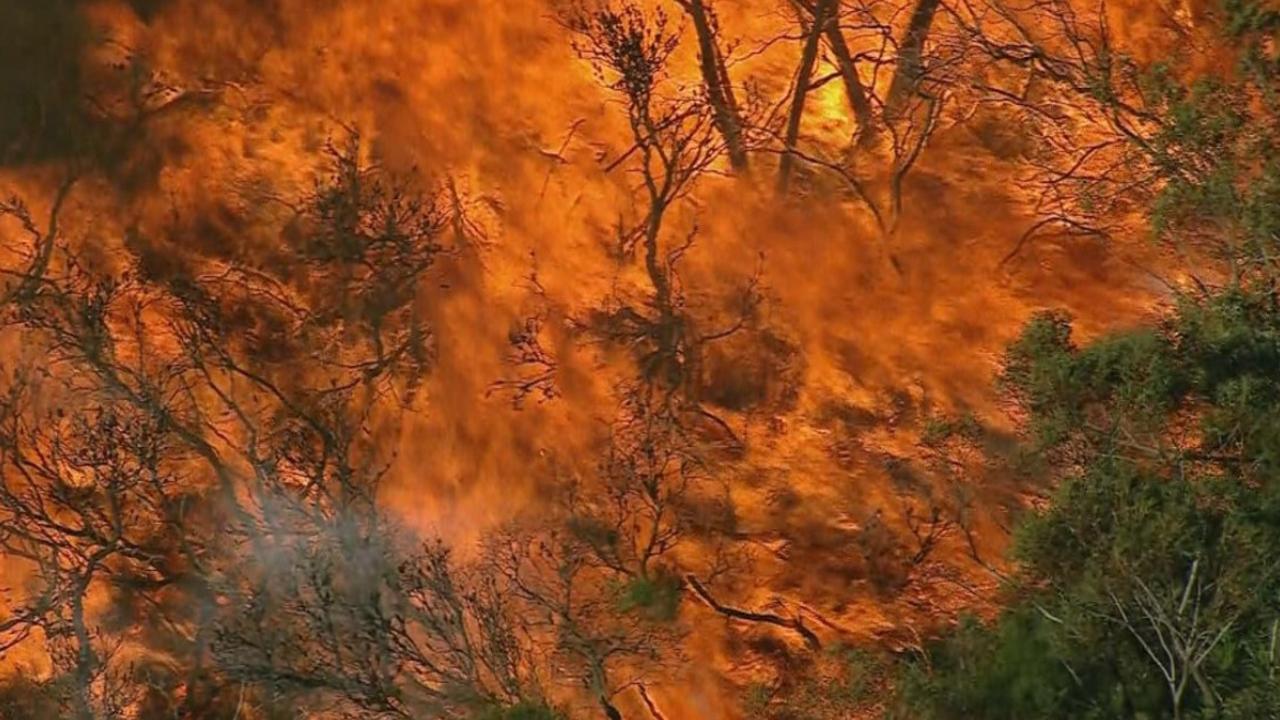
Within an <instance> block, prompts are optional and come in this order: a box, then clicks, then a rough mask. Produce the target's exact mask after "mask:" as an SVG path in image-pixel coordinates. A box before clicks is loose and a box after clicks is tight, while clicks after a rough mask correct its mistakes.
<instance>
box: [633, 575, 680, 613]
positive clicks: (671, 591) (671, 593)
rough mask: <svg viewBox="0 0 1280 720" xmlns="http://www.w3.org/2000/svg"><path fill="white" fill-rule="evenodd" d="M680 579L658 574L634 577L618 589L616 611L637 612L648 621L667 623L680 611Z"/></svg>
mask: <svg viewBox="0 0 1280 720" xmlns="http://www.w3.org/2000/svg"><path fill="white" fill-rule="evenodd" d="M680 589H681V582H680V578H678V577H676V576H675V575H672V574H671V573H666V572H659V573H656V574H655V575H653V576H651V577H647V578H646V577H635V578H632V579H630V580H629V581H627V582H626V583H624V584H623V585H622V587H621V588H620V592H619V596H618V609H620V610H622V611H623V612H633V611H635V612H639V613H641V614H643V615H644V616H645V617H647V618H649V619H650V620H655V621H658V622H669V621H671V620H674V619H675V617H676V612H677V611H678V610H679V609H680Z"/></svg>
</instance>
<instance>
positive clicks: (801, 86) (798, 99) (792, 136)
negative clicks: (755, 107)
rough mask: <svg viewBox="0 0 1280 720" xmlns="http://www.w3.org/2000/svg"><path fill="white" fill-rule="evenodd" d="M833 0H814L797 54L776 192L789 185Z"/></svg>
mask: <svg viewBox="0 0 1280 720" xmlns="http://www.w3.org/2000/svg"><path fill="white" fill-rule="evenodd" d="M835 5H836V0H817V6H816V7H815V8H814V10H813V23H812V25H811V26H810V27H809V28H808V33H807V35H806V36H805V41H804V47H803V48H802V49H801V51H800V65H799V68H798V69H797V70H796V80H795V91H794V93H793V94H792V96H791V109H790V110H789V111H788V113H787V125H786V131H785V134H784V136H783V141H782V142H783V154H782V158H781V159H780V161H779V163H778V193H779V194H785V193H786V192H787V190H788V189H789V187H790V185H791V172H792V168H793V166H794V165H795V158H794V157H792V151H794V150H795V147H796V141H797V140H799V138H800V120H801V118H802V117H803V116H804V101H805V98H806V97H807V96H808V94H809V84H810V82H811V81H812V78H813V67H814V64H815V63H816V62H817V59H818V44H819V40H820V38H821V37H822V35H823V33H824V32H825V31H826V28H827V26H828V24H830V23H832V21H833V18H834V15H835V13H834V10H835Z"/></svg>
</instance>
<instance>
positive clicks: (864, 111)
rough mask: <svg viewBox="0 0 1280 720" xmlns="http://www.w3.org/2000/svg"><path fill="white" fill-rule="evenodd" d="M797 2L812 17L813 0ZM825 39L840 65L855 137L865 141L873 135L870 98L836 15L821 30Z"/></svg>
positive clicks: (813, 12) (814, 11)
mask: <svg viewBox="0 0 1280 720" xmlns="http://www.w3.org/2000/svg"><path fill="white" fill-rule="evenodd" d="M796 1H797V4H798V5H799V6H800V7H801V8H803V9H804V11H805V12H806V13H808V14H809V17H813V16H814V14H815V13H816V9H815V8H814V5H813V0H796ZM823 34H824V36H825V37H826V39H827V46H828V47H830V48H831V54H832V55H834V56H835V58H836V63H837V64H838V65H839V67H840V78H841V80H843V81H844V91H845V96H846V97H848V99H849V108H850V109H851V110H852V111H853V118H854V120H856V121H857V122H858V131H857V137H858V139H859V140H860V141H866V140H869V139H871V138H872V137H874V136H875V121H874V120H873V118H872V110H871V99H870V98H868V97H867V89H866V88H864V87H863V86H862V80H861V79H859V77H858V66H857V64H856V63H855V61H854V59H853V53H852V52H850V51H849V44H848V43H846V42H845V39H844V32H843V31H842V30H841V29H840V22H839V19H838V17H836V18H832V21H831V22H829V23H827V27H826V29H825V30H824V32H823Z"/></svg>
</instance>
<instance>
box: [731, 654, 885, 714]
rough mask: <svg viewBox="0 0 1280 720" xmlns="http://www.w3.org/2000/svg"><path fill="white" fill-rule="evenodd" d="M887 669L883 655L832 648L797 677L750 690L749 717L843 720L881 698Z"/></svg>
mask: <svg viewBox="0 0 1280 720" xmlns="http://www.w3.org/2000/svg"><path fill="white" fill-rule="evenodd" d="M887 668H888V664H887V663H886V661H885V659H884V657H883V656H881V655H878V654H876V653H873V652H870V651H866V650H861V649H858V648H852V647H847V646H842V645H836V646H832V647H830V648H828V649H827V650H825V651H824V652H823V653H821V654H820V655H819V656H818V657H816V658H814V659H813V664H812V665H811V666H806V667H805V668H803V670H802V671H801V672H797V673H796V676H795V677H789V678H784V679H783V681H782V682H781V683H780V684H778V685H775V686H770V685H766V684H763V683H756V684H753V685H751V686H750V687H748V688H747V693H746V697H745V698H744V701H743V712H744V714H745V715H746V717H747V718H749V719H750V720H843V719H844V718H848V717H851V716H852V715H853V714H854V713H856V712H857V711H858V710H860V709H862V708H865V707H866V706H867V704H868V703H869V702H872V701H873V700H874V699H875V693H876V692H878V691H879V690H880V689H882V688H883V686H884V681H885V671H886V669H887Z"/></svg>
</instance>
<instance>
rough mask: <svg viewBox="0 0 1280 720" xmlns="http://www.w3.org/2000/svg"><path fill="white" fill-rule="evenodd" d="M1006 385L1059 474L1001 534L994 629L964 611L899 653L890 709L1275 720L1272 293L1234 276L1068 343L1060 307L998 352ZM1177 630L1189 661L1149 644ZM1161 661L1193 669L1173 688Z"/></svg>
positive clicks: (1279, 545)
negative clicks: (1117, 329)
mask: <svg viewBox="0 0 1280 720" xmlns="http://www.w3.org/2000/svg"><path fill="white" fill-rule="evenodd" d="M1002 385H1003V387H1004V388H1005V390H1006V391H1007V392H1009V393H1010V394H1011V395H1012V396H1013V397H1014V398H1015V399H1016V400H1017V401H1018V402H1019V403H1020V404H1021V405H1022V406H1023V408H1024V409H1025V410H1026V411H1027V414H1028V418H1029V425H1030V429H1031V432H1032V437H1033V439H1034V443H1035V448H1036V451H1037V452H1039V453H1041V454H1042V455H1043V456H1045V458H1046V463H1047V464H1048V465H1049V466H1051V467H1056V468H1057V470H1058V471H1059V474H1060V475H1061V483H1060V485H1059V487H1058V490H1057V492H1056V494H1055V496H1054V497H1053V500H1052V502H1051V503H1050V504H1049V506H1048V508H1047V509H1045V510H1044V511H1042V512H1039V513H1035V514H1033V515H1031V516H1030V517H1029V518H1028V519H1026V520H1025V521H1024V522H1023V523H1022V525H1021V526H1020V528H1019V530H1018V532H1017V534H1016V540H1015V554H1016V557H1017V559H1018V560H1019V561H1020V563H1021V568H1022V572H1021V574H1020V576H1019V578H1018V582H1017V584H1016V586H1015V587H1014V588H1013V591H1014V601H1013V603H1012V605H1011V607H1010V608H1009V609H1008V610H1007V611H1006V612H1005V613H1004V614H1003V615H1002V616H1001V617H1000V618H999V619H998V620H997V621H996V622H995V623H994V624H993V625H992V626H990V627H984V626H983V625H981V624H980V623H977V622H976V621H968V622H966V623H964V624H963V625H962V626H961V628H960V629H959V630H957V631H956V632H955V633H954V634H953V635H951V636H949V637H947V638H945V639H943V640H942V641H940V642H939V643H937V644H935V645H934V646H932V647H931V648H929V651H928V652H927V654H926V659H923V660H919V661H916V662H913V663H909V664H908V665H907V667H906V669H905V670H904V671H903V674H902V677H901V678H900V681H899V698H898V706H897V708H896V709H895V711H896V712H898V713H899V714H900V716H902V717H921V718H926V719H927V720H951V719H954V720H960V719H961V718H965V719H968V718H1010V719H1011V720H1012V718H1029V717H1034V718H1063V719H1067V718H1080V719H1085V718H1087V719H1089V720H1101V719H1103V718H1115V719H1116V720H1119V719H1120V718H1135V717H1145V718H1153V719H1154V718H1165V717H1198V718H1245V717H1272V716H1274V712H1275V708H1276V707H1280V705H1276V704H1275V700H1276V698H1277V697H1278V693H1280V685H1278V683H1277V680H1276V676H1277V673H1280V657H1277V648H1276V638H1275V633H1276V631H1277V628H1280V560H1277V558H1280V465H1278V464H1277V458H1280V431H1278V430H1277V426H1278V425H1280V423H1277V422H1276V418H1280V304H1277V301H1276V298H1275V296H1274V295H1273V294H1272V293H1271V292H1270V290H1269V289H1263V290H1256V291H1254V290H1247V289H1241V288H1239V287H1237V288H1234V289H1229V290H1225V291H1222V292H1220V293H1218V294H1216V295H1213V296H1211V297H1209V298H1207V299H1203V300H1200V301H1190V300H1188V301H1185V302H1184V303H1183V304H1182V305H1181V306H1180V307H1179V308H1178V310H1177V312H1176V313H1175V314H1174V315H1173V316H1172V317H1171V318H1170V320H1169V321H1168V322H1166V323H1165V324H1164V325H1163V326H1162V327H1160V328H1157V329H1153V330H1142V331H1134V332H1127V333H1120V334H1117V335H1113V336H1110V337H1106V338H1103V339H1101V340H1099V341H1097V342H1095V343H1092V344H1090V345H1089V346H1087V347H1083V348H1080V347H1076V346H1075V344H1074V343H1073V342H1072V340H1071V325H1070V322H1069V320H1068V319H1067V318H1066V317H1065V316H1062V315H1043V316H1040V317H1037V318H1036V319H1034V320H1033V321H1032V322H1031V323H1030V324H1029V325H1028V327H1027V329H1026V331H1025V332H1024V333H1023V335H1022V337H1021V338H1020V339H1019V340H1018V341H1017V342H1016V343H1014V344H1013V345H1012V346H1011V348H1010V350H1009V352H1008V354H1007V355H1006V362H1005V369H1004V373H1003V375H1002ZM1162 613H1163V615H1162ZM1152 618H1154V619H1152ZM1175 637H1176V638H1183V639H1184V640H1186V641H1187V642H1188V643H1189V642H1198V643H1200V645H1198V646H1197V647H1198V649H1197V650H1196V651H1195V652H1193V653H1190V654H1188V655H1187V657H1188V658H1192V659H1194V660H1195V663H1194V664H1192V663H1189V662H1182V661H1181V660H1179V661H1178V662H1174V661H1173V660H1171V659H1170V658H1172V657H1173V656H1170V655H1166V654H1165V653H1164V652H1163V648H1164V647H1165V646H1166V645H1168V646H1173V647H1176V642H1182V641H1183V640H1176V641H1175ZM1188 638H1189V639H1188ZM1176 654H1177V653H1176V652H1175V655H1176ZM1171 667H1176V668H1178V670H1177V671H1178V672H1182V673H1184V674H1186V675H1187V676H1188V677H1190V676H1191V675H1194V676H1195V677H1194V681H1192V680H1190V679H1189V681H1188V682H1187V683H1186V686H1185V688H1183V689H1182V690H1176V689H1171V688H1170V687H1169V683H1168V682H1167V679H1166V677H1165V673H1166V672H1167V671H1168V669H1169V668H1171ZM1175 684H1176V683H1175ZM1175 705H1176V710H1175ZM1267 713H1271V714H1270V715H1269V714H1267Z"/></svg>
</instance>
